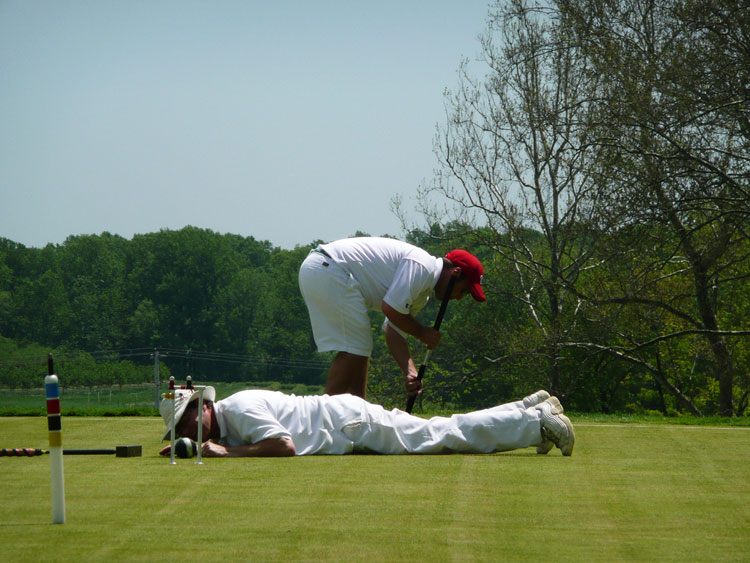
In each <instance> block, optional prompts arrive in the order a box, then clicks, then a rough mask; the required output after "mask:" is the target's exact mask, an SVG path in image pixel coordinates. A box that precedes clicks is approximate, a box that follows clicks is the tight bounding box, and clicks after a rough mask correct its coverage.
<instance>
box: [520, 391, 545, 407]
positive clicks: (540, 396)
mask: <svg viewBox="0 0 750 563" xmlns="http://www.w3.org/2000/svg"><path fill="white" fill-rule="evenodd" d="M547 399H549V393H547V392H546V391H545V390H544V389H540V390H539V391H537V392H536V393H532V394H531V395H529V396H528V397H524V398H523V408H525V409H530V408H531V407H535V406H537V405H538V404H539V403H543V402H544V401H546V400H547Z"/></svg>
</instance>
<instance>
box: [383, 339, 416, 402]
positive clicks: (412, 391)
mask: <svg viewBox="0 0 750 563" xmlns="http://www.w3.org/2000/svg"><path fill="white" fill-rule="evenodd" d="M385 342H386V344H387V345H388V349H389V350H390V351H391V355H393V359H394V360H396V363H397V364H398V367H400V368H401V371H402V372H403V373H404V379H405V385H406V391H407V392H408V393H409V396H412V395H418V394H419V393H420V392H421V390H422V382H421V381H420V380H418V379H417V375H418V372H417V368H416V366H415V365H414V361H413V360H412V359H411V355H410V354H409V345H408V344H407V342H406V339H405V338H404V337H403V336H401V335H400V334H399V333H398V332H396V331H395V330H393V327H391V326H390V325H387V324H386V325H385Z"/></svg>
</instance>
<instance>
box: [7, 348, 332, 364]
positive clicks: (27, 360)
mask: <svg viewBox="0 0 750 563" xmlns="http://www.w3.org/2000/svg"><path fill="white" fill-rule="evenodd" d="M155 351H158V352H159V353H160V354H165V355H167V357H168V358H169V359H186V360H196V361H204V362H213V363H229V364H246V365H252V366H277V367H289V368H297V369H326V368H327V367H328V366H329V364H328V362H325V361H320V360H310V359H306V360H302V359H293V358H274V357H268V356H246V355H240V354H229V353H224V352H202V351H196V350H191V349H177V348H158V349H154V348H123V349H119V350H97V351H94V352H86V351H78V352H62V353H57V354H55V360H56V361H60V362H66V361H75V360H78V359H80V358H81V357H83V356H86V355H88V356H91V357H92V358H93V359H94V360H95V361H100V362H102V361H119V360H123V359H127V358H139V357H151V356H152V355H153V353H154V352H155ZM46 361H47V356H46V353H45V354H40V353H38V352H29V353H26V354H18V355H15V356H10V357H6V358H3V359H2V360H0V366H25V365H33V364H40V365H46Z"/></svg>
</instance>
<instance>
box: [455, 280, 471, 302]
mask: <svg viewBox="0 0 750 563" xmlns="http://www.w3.org/2000/svg"><path fill="white" fill-rule="evenodd" d="M468 293H469V280H468V279H467V278H463V279H460V280H456V283H454V284H453V291H451V299H455V300H456V301H460V300H461V299H463V297H464V295H467V294H468Z"/></svg>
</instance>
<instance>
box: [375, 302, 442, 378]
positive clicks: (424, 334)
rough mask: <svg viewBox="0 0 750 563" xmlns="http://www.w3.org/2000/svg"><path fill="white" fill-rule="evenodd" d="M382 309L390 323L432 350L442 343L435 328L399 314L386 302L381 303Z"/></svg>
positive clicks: (406, 315) (409, 316)
mask: <svg viewBox="0 0 750 563" xmlns="http://www.w3.org/2000/svg"><path fill="white" fill-rule="evenodd" d="M380 308H381V309H382V310H383V313H384V314H385V316H386V317H388V320H389V321H390V322H392V323H393V324H394V325H395V326H397V327H398V328H400V329H401V330H403V331H404V332H406V333H408V334H411V335H412V336H413V337H414V338H417V339H418V340H420V341H422V342H423V343H424V344H425V345H426V346H427V347H428V348H429V349H430V350H432V349H433V348H434V347H435V346H437V345H438V342H440V333H439V332H438V331H437V330H435V329H434V328H432V327H429V326H423V325H421V324H419V323H418V322H417V320H416V319H415V318H414V317H412V316H411V315H408V314H405V313H399V312H398V311H396V309H394V308H393V307H391V306H390V305H388V303H386V302H385V301H383V302H382V303H381V305H380ZM392 352H393V350H391V353H392ZM407 354H408V352H407ZM397 361H398V360H397ZM404 373H406V372H404Z"/></svg>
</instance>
